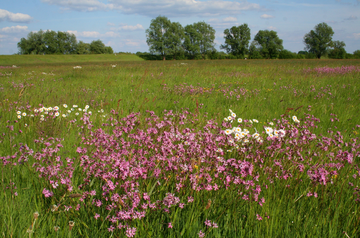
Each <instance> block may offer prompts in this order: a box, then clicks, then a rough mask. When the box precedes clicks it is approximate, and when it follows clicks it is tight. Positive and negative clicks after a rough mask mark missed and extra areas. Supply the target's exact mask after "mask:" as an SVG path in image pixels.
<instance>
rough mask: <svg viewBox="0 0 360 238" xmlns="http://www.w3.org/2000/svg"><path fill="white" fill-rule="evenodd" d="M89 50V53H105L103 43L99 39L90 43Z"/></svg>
mask: <svg viewBox="0 0 360 238" xmlns="http://www.w3.org/2000/svg"><path fill="white" fill-rule="evenodd" d="M90 52H91V54H105V53H106V49H105V44H104V43H103V42H102V41H101V40H93V41H92V42H91V43H90Z"/></svg>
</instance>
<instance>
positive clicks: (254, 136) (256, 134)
mask: <svg viewBox="0 0 360 238" xmlns="http://www.w3.org/2000/svg"><path fill="white" fill-rule="evenodd" d="M259 136H260V134H259V133H257V132H256V133H254V134H252V137H253V138H255V139H257V138H259Z"/></svg>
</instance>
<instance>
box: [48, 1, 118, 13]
mask: <svg viewBox="0 0 360 238" xmlns="http://www.w3.org/2000/svg"><path fill="white" fill-rule="evenodd" d="M41 1H42V2H44V3H48V4H51V5H57V6H60V7H61V9H63V10H75V11H81V12H92V11H101V10H108V9H112V8H113V5H112V4H105V3H102V2H99V1H98V0H41Z"/></svg>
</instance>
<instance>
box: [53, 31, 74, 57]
mask: <svg viewBox="0 0 360 238" xmlns="http://www.w3.org/2000/svg"><path fill="white" fill-rule="evenodd" d="M76 44H77V41H76V36H75V35H74V34H71V33H69V32H63V31H58V32H57V45H58V46H57V51H56V52H55V53H57V54H75V53H76Z"/></svg>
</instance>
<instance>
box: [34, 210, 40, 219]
mask: <svg viewBox="0 0 360 238" xmlns="http://www.w3.org/2000/svg"><path fill="white" fill-rule="evenodd" d="M38 217H39V212H34V219H35V220H36V219H38Z"/></svg>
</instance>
